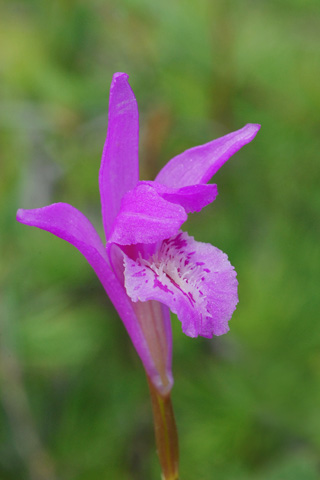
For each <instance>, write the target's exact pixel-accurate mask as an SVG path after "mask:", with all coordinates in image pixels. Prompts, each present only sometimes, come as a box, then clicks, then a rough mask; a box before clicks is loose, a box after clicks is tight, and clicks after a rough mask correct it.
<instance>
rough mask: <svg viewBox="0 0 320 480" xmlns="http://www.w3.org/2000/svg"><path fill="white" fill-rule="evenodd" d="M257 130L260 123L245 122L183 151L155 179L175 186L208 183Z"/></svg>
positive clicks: (249, 140) (251, 138)
mask: <svg viewBox="0 0 320 480" xmlns="http://www.w3.org/2000/svg"><path fill="white" fill-rule="evenodd" d="M259 129H260V125H257V124H253V123H248V124H247V125H245V126H244V127H243V128H241V129H240V130H237V131H235V132H232V133H229V134H228V135H225V136H224V137H221V138H217V139H216V140H213V141H212V142H209V143H206V144H205V145H200V146H198V147H194V148H190V149H189V150H186V151H185V152H183V153H181V154H180V155H177V156H176V157H174V158H172V160H170V161H169V162H168V163H167V164H166V165H165V166H164V167H163V169H162V170H160V172H159V173H158V175H157V177H156V182H159V183H163V184H164V185H167V186H169V187H174V188H179V187H185V186H187V185H195V184H197V183H207V182H208V181H209V180H210V179H211V178H212V177H213V175H214V174H215V173H216V172H217V171H218V170H219V168H220V167H222V165H223V164H224V163H225V162H226V161H227V160H228V159H229V158H230V157H231V156H232V155H233V154H234V153H236V152H237V151H238V150H240V148H241V147H243V146H244V145H246V144H247V143H249V142H251V140H253V139H254V137H255V136H256V134H257V132H258V131H259Z"/></svg>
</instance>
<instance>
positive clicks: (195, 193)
mask: <svg viewBox="0 0 320 480" xmlns="http://www.w3.org/2000/svg"><path fill="white" fill-rule="evenodd" d="M140 184H147V185H150V186H152V187H153V188H154V189H155V190H156V191H157V192H158V194H159V195H160V196H161V197H162V198H163V199H164V200H167V201H168V202H171V203H176V204H178V205H181V207H183V208H184V209H185V211H186V212H187V213H194V212H200V210H202V209H203V208H204V207H206V206H207V205H209V204H210V203H212V202H213V201H214V200H215V199H216V196H217V195H218V188H217V185H215V184H209V185H207V184H206V183H205V184H198V185H189V186H187V187H182V188H172V187H167V186H166V185H163V184H162V183H158V182H152V181H143V182H139V185H140Z"/></svg>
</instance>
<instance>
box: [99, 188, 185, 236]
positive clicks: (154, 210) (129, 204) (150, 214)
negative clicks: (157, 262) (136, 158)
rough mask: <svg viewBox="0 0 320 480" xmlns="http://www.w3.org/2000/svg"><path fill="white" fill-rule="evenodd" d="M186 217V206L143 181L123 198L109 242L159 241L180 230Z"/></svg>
mask: <svg viewBox="0 0 320 480" xmlns="http://www.w3.org/2000/svg"><path fill="white" fill-rule="evenodd" d="M186 220H187V214H186V212H185V210H184V208H182V207H181V206H180V205H177V204H175V203H171V202H168V201H166V200H164V199H163V198H162V197H161V196H160V195H159V194H158V193H157V191H156V190H155V188H153V186H151V185H149V184H148V183H139V184H138V186H137V187H136V188H135V189H134V190H131V191H130V192H128V193H127V194H126V195H125V196H124V197H123V199H122V202H121V209H120V212H119V214H118V215H117V217H116V219H115V222H114V225H113V227H112V230H111V233H110V237H109V238H108V243H117V244H119V245H135V244H137V243H143V244H147V243H155V242H158V241H159V240H163V239H164V238H169V237H171V236H172V235H174V234H175V233H177V232H178V231H179V229H180V227H181V225H182V224H183V223H184V222H185V221H186Z"/></svg>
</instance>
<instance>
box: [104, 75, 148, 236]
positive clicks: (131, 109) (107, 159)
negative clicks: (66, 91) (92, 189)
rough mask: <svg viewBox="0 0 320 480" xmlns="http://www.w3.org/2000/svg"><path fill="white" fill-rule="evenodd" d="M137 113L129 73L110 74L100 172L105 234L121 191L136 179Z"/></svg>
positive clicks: (117, 207)
mask: <svg viewBox="0 0 320 480" xmlns="http://www.w3.org/2000/svg"><path fill="white" fill-rule="evenodd" d="M138 147H139V114H138V106H137V102H136V99H135V96H134V94H133V91H132V89H131V87H130V85H129V83H128V75H127V74H125V73H116V74H114V76H113V79H112V83H111V88H110V99H109V114H108V132H107V138H106V141H105V144H104V147H103V152H102V159H101V167H100V172H99V188H100V196H101V207H102V219H103V225H104V230H105V233H106V236H108V234H109V232H110V228H111V225H112V223H113V220H114V219H115V217H116V216H117V214H118V212H119V209H120V203H121V199H122V197H123V195H124V194H125V193H126V192H127V191H128V190H131V189H132V188H134V187H135V185H136V183H137V182H138V180H139V159H138Z"/></svg>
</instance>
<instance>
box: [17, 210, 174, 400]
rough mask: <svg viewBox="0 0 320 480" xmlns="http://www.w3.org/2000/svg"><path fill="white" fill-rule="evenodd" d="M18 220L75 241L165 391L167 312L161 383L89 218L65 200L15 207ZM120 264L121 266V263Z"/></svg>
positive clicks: (168, 375) (68, 240) (139, 327)
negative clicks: (44, 204) (36, 205)
mask: <svg viewBox="0 0 320 480" xmlns="http://www.w3.org/2000/svg"><path fill="white" fill-rule="evenodd" d="M17 220H18V221H19V222H21V223H24V224H26V225H31V226H34V227H38V228H41V229H42V230H46V231H48V232H51V233H53V234H54V235H56V236H57V237H59V238H62V239H64V240H66V241H67V242H69V243H71V244H72V245H74V246H75V247H76V248H77V249H78V250H79V251H80V252H81V253H82V254H83V255H84V256H85V258H86V259H87V261H88V262H89V264H90V265H91V266H92V268H93V270H94V271H95V273H96V274H97V276H98V278H99V280H100V282H101V283H102V285H103V287H104V289H105V291H106V293H107V294H108V296H109V298H110V300H111V302H112V303H113V305H114V307H115V308H116V310H117V312H118V314H119V316H120V318H121V320H122V321H123V323H124V325H125V327H126V329H127V331H128V334H129V336H130V338H131V340H132V343H133V345H134V347H135V349H136V350H137V352H138V355H139V356H140V358H141V360H142V363H143V365H144V367H145V369H146V371H147V373H148V375H149V377H150V378H151V380H152V381H153V383H154V384H155V386H156V387H157V388H158V389H159V390H160V391H163V392H164V393H166V392H167V391H168V389H169V390H170V388H171V386H172V383H173V381H172V374H171V336H170V335H171V332H170V331H169V332H168V314H167V313H166V312H164V315H165V317H164V318H165V320H164V321H165V328H166V332H167V338H168V358H167V365H166V367H167V377H168V379H169V383H168V382H167V384H166V385H165V386H164V385H163V381H162V378H163V375H162V376H161V375H160V373H159V371H158V370H157V367H156V365H155V362H154V360H153V358H152V355H151V353H150V349H149V346H148V344H147V341H146V338H145V335H144V332H143V330H142V328H141V326H140V324H139V321H138V319H137V316H136V313H135V309H136V305H133V303H132V302H131V300H130V298H129V297H128V295H127V294H126V292H125V289H124V287H123V285H122V284H121V283H120V281H119V280H118V278H117V277H116V275H115V274H114V273H113V271H112V270H111V268H110V266H109V261H108V258H107V254H106V250H105V247H104V246H103V243H102V241H101V239H100V237H99V235H98V234H97V232H96V230H95V229H94V227H93V226H92V224H91V223H90V222H89V220H88V219H87V218H86V217H85V216H84V215H83V214H82V213H81V212H79V210H77V209H76V208H74V207H72V206H71V205H68V204H66V203H56V204H53V205H49V206H47V207H43V208H36V209H33V210H22V209H20V210H18V212H17ZM121 268H122V267H121Z"/></svg>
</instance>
